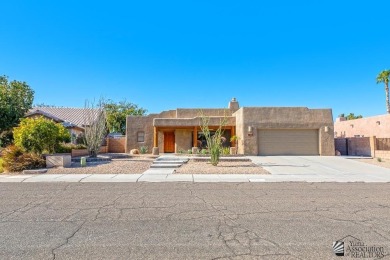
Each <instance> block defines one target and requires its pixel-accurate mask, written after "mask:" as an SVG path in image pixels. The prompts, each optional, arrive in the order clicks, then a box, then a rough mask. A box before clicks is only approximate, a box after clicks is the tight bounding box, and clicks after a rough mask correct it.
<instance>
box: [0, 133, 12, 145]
mask: <svg viewBox="0 0 390 260" xmlns="http://www.w3.org/2000/svg"><path fill="white" fill-rule="evenodd" d="M13 140H14V138H13V135H12V131H11V130H5V131H3V132H0V147H6V146H8V145H10V144H12V141H13Z"/></svg>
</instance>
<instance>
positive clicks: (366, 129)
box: [334, 115, 390, 138]
mask: <svg viewBox="0 0 390 260" xmlns="http://www.w3.org/2000/svg"><path fill="white" fill-rule="evenodd" d="M377 122H379V123H377ZM334 131H335V137H355V135H358V136H360V137H362V136H364V137H370V136H376V137H377V138H390V115H380V116H372V117H366V118H360V119H354V120H347V121H342V122H339V121H337V120H336V122H335V123H334Z"/></svg>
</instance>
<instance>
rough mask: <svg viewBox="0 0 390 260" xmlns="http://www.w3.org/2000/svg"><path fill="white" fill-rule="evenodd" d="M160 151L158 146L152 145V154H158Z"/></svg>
mask: <svg viewBox="0 0 390 260" xmlns="http://www.w3.org/2000/svg"><path fill="white" fill-rule="evenodd" d="M159 153H160V151H159V149H158V147H153V150H152V155H159Z"/></svg>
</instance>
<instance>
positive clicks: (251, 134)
mask: <svg viewBox="0 0 390 260" xmlns="http://www.w3.org/2000/svg"><path fill="white" fill-rule="evenodd" d="M248 136H253V126H248Z"/></svg>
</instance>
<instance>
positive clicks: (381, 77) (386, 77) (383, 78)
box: [376, 70, 390, 114]
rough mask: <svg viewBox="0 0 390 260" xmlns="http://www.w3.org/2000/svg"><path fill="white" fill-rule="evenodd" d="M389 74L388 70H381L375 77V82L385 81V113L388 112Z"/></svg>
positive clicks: (389, 103)
mask: <svg viewBox="0 0 390 260" xmlns="http://www.w3.org/2000/svg"><path fill="white" fill-rule="evenodd" d="M389 76H390V70H383V71H381V72H380V73H379V74H378V76H377V77H376V83H377V84H378V83H385V91H386V107H387V113H388V114H390V101H389Z"/></svg>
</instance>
